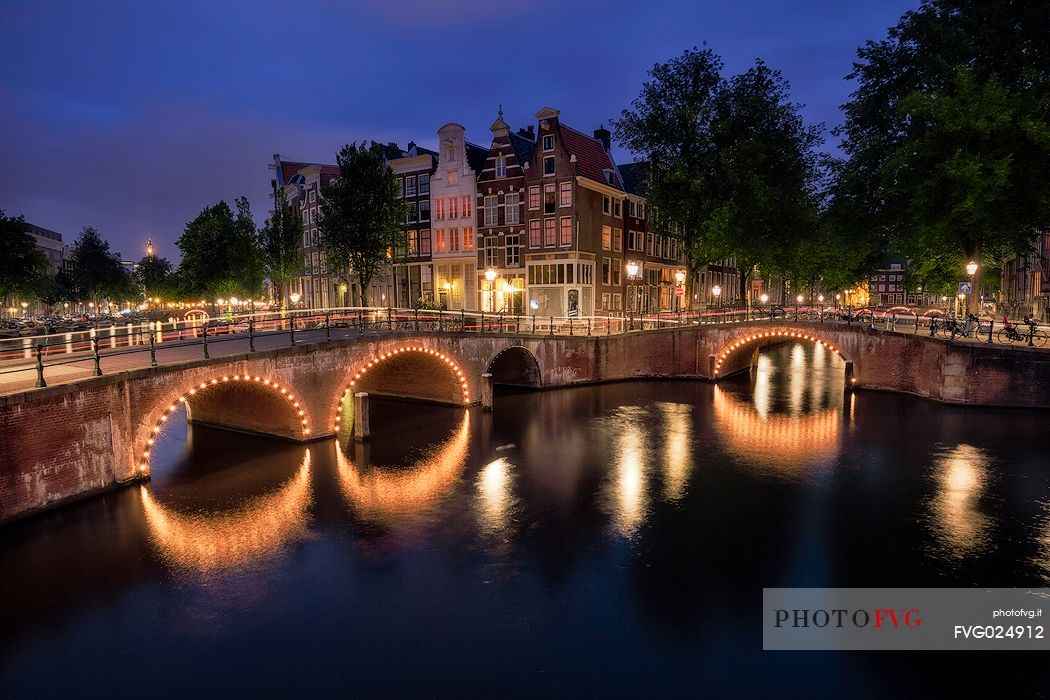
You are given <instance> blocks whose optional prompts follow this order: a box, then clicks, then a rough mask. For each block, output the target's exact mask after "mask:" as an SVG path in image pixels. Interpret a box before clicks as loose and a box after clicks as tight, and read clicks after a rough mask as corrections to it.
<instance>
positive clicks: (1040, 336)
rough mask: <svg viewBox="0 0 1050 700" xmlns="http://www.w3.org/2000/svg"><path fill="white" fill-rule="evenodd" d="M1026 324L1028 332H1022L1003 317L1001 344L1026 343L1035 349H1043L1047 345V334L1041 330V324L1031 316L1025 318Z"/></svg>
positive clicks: (999, 335)
mask: <svg viewBox="0 0 1050 700" xmlns="http://www.w3.org/2000/svg"><path fill="white" fill-rule="evenodd" d="M1024 323H1025V324H1026V325H1027V326H1028V331H1027V332H1022V331H1021V330H1020V329H1019V328H1018V327H1017V324H1015V323H1010V321H1009V320H1007V318H1006V317H1005V316H1003V328H1002V330H1000V331H999V334H998V336H997V337H998V338H999V342H1000V343H1002V344H1003V345H1009V344H1010V343H1024V344H1026V345H1031V346H1033V347H1037V348H1041V347H1043V346H1044V345H1046V334H1045V333H1044V332H1043V331H1041V330H1039V322H1038V321H1036V320H1035V319H1034V318H1032V317H1031V316H1025V317H1024Z"/></svg>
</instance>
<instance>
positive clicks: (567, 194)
mask: <svg viewBox="0 0 1050 700" xmlns="http://www.w3.org/2000/svg"><path fill="white" fill-rule="evenodd" d="M558 187H559V192H560V200H559V202H558V204H559V205H560V206H563V207H571V206H572V183H571V182H563V183H561V184H560V185H558Z"/></svg>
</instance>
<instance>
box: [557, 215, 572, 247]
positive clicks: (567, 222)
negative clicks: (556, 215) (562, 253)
mask: <svg viewBox="0 0 1050 700" xmlns="http://www.w3.org/2000/svg"><path fill="white" fill-rule="evenodd" d="M560 243H561V245H572V217H571V216H563V217H561V241H560Z"/></svg>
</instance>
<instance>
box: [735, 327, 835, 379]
mask: <svg viewBox="0 0 1050 700" xmlns="http://www.w3.org/2000/svg"><path fill="white" fill-rule="evenodd" d="M766 338H797V339H799V340H809V341H812V342H814V343H817V344H819V345H823V346H824V347H826V348H827V349H828V350H830V351H831V352H833V353H835V354H836V355H838V356H839V357H841V358H842V359H843V360H845V359H846V358H845V357H842V353H841V352H839V351H838V350H836V349H835V346H834V345H832V344H831V343H829V342H827V341H825V340H821V339H820V338H818V337H816V336H814V335H810V334H809V333H803V332H802V331H762V332H759V333H753V334H752V335H749V336H747V337H746V338H744V339H743V340H737V341H734V342H733V343H732V344H731V345H730V346H729V347H727V348H726V349H725V350H723V351H722V352H721V353H719V355H718V356H717V357H716V358H715V376H716V377H717V376H718V373H719V371H720V370H721V369H722V365H723V364H724V363H725V361H726V359H727V358H728V357H729V356H730V355H732V354H733V351H734V350H737V349H738V348H742V347H744V346H745V345H749V344H751V343H753V342H754V341H756V340H763V339H766Z"/></svg>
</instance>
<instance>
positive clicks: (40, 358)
mask: <svg viewBox="0 0 1050 700" xmlns="http://www.w3.org/2000/svg"><path fill="white" fill-rule="evenodd" d="M36 386H37V388H38V389H39V388H41V387H45V386H47V382H45V381H44V344H43V343H39V344H38V345H37V346H36Z"/></svg>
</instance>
